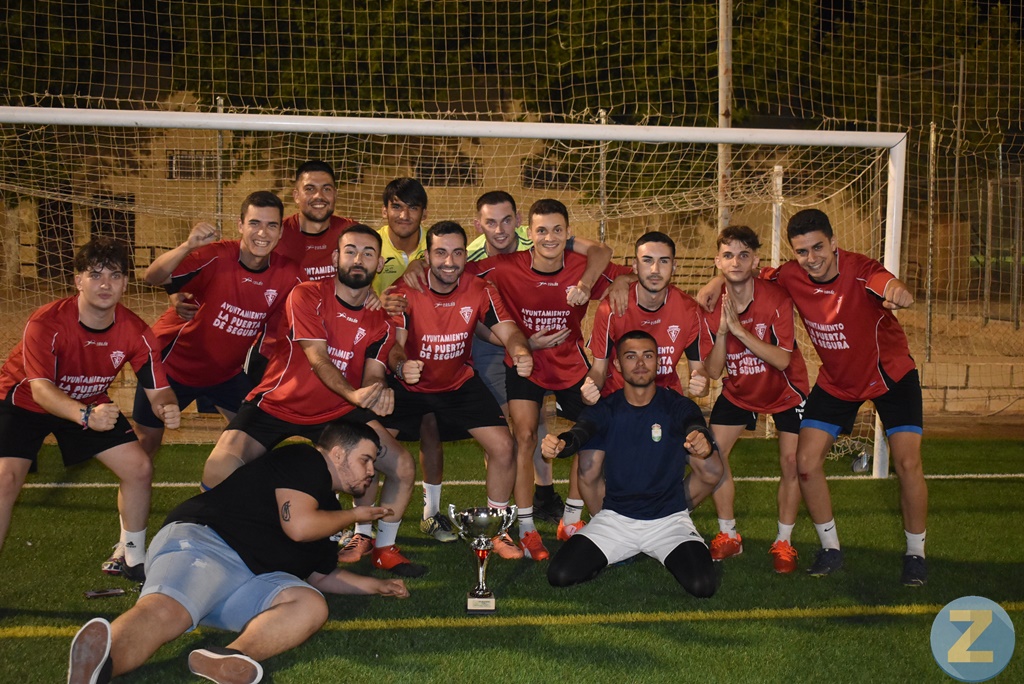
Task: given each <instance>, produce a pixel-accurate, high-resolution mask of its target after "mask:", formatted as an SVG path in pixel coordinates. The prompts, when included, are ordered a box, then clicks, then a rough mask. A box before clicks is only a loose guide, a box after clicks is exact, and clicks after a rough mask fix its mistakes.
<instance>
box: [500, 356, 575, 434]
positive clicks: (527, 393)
mask: <svg viewBox="0 0 1024 684" xmlns="http://www.w3.org/2000/svg"><path fill="white" fill-rule="evenodd" d="M586 379H587V376H586V375H584V376H583V377H582V378H580V379H579V381H578V382H577V383H576V384H575V385H573V386H572V387H567V388H565V389H560V390H549V389H545V388H543V387H541V386H540V385H538V384H536V383H534V382H532V381H531V380H530V379H529V378H522V377H519V373H517V372H516V369H515V368H509V367H508V366H505V391H506V394H507V396H508V400H509V401H512V400H513V399H522V400H525V401H532V402H534V403H536V404H537V405H538V406H540V405H543V404H544V395H545V394H547V393H548V392H551V393H552V394H554V395H555V410H556V413H557V414H558V415H559V416H560V417H562V418H565V419H566V420H572V421H575V420H576V419H577V418H579V417H580V413H582V412H583V408H584V406H585V404H584V403H583V395H582V394H580V388H582V387H583V381H584V380H586Z"/></svg>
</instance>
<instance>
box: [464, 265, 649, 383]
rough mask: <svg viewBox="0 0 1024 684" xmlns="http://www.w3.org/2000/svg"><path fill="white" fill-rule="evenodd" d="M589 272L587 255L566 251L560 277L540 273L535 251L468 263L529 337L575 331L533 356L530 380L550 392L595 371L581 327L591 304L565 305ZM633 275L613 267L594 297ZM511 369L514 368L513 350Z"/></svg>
mask: <svg viewBox="0 0 1024 684" xmlns="http://www.w3.org/2000/svg"><path fill="white" fill-rule="evenodd" d="M586 268H587V258H586V257H585V256H583V255H581V254H576V253H575V252H566V253H565V254H564V255H563V257H562V268H560V269H559V270H557V271H555V272H554V273H541V272H539V271H535V270H534V269H533V250H530V251H527V252H515V253H514V254H499V255H497V256H493V257H489V258H487V259H483V260H481V261H471V262H469V263H468V264H466V273H470V274H475V275H480V276H483V277H485V278H487V279H488V280H490V281H491V282H493V283H494V284H495V285H497V286H498V290H499V291H500V292H501V296H502V298H503V299H504V300H505V303H506V304H507V305H508V308H509V313H510V314H511V315H512V319H513V320H514V321H515V323H516V325H517V326H519V329H520V330H522V331H523V333H524V334H525V335H526V337H527V338H529V337H530V336H532V335H533V334H534V333H536V332H538V331H540V330H545V329H547V330H559V329H562V328H568V329H569V331H570V332H569V337H568V338H566V340H565V341H564V342H562V343H561V344H559V345H558V346H555V347H549V348H547V349H537V350H534V352H533V374H532V375H530V381H531V382H533V383H534V384H536V385H539V386H540V387H543V388H544V389H549V390H561V389H566V388H569V387H572V386H573V385H575V384H576V383H577V382H579V381H580V380H581V379H582V378H583V376H584V375H586V374H587V371H588V370H589V366H588V365H587V355H586V352H584V351H583V332H582V331H581V329H580V323H581V321H582V320H583V317H584V316H585V315H586V313H587V305H586V304H583V305H580V306H569V305H568V304H567V303H566V301H565V296H566V293H567V292H568V290H569V288H571V287H574V286H575V285H576V284H577V283H579V281H580V278H581V277H582V276H583V272H584V271H585V270H586ZM631 272H632V271H631V270H630V269H629V268H627V267H625V266H617V265H615V264H608V266H607V267H606V268H605V270H604V272H603V273H602V274H601V277H600V278H598V279H597V282H596V283H594V287H593V288H592V289H591V292H590V298H591V299H600V298H601V295H603V294H604V292H605V290H607V289H608V286H609V285H610V284H611V282H612V280H613V279H614V278H615V277H616V276H618V275H621V274H624V273H631ZM505 365H506V366H511V365H512V359H511V358H510V357H509V355H508V352H506V353H505Z"/></svg>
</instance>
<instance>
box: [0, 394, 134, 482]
mask: <svg viewBox="0 0 1024 684" xmlns="http://www.w3.org/2000/svg"><path fill="white" fill-rule="evenodd" d="M50 434H52V435H53V436H54V437H56V438H57V446H58V447H60V455H61V458H63V459H64V465H66V466H71V465H75V464H76V463H82V462H84V461H88V460H89V459H90V458H92V457H93V456H95V455H96V454H101V453H103V452H104V451H106V450H108V449H113V448H114V447H118V446H121V445H122V444H130V443H131V442H138V441H139V438H138V437H136V436H135V431H134V430H133V429H132V425H131V423H129V422H128V419H127V418H125V417H124V415H123V414H119V415H118V416H117V422H116V423H115V424H114V429H113V430H107V431H105V432H97V431H96V430H83V429H82V426H81V425H80V424H78V423H72V422H71V421H70V420H65V419H63V418H58V417H57V416H54V415H50V414H49V413H36V412H35V411H29V410H28V409H23V408H21V407H19V406H14V405H13V404H11V403H9V402H7V401H4V402H0V445H2V446H0V449H2V451H0V456H4V457H11V458H24V459H27V460H29V461H32V470H35V468H36V463H37V462H38V458H39V449H40V448H42V446H43V440H44V439H46V436H47V435H50Z"/></svg>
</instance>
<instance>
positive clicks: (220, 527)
mask: <svg viewBox="0 0 1024 684" xmlns="http://www.w3.org/2000/svg"><path fill="white" fill-rule="evenodd" d="M379 448H380V441H379V440H378V438H377V434H376V433H375V432H374V431H373V429H372V428H369V427H367V426H365V425H360V424H357V423H349V422H345V421H337V422H334V423H330V424H328V426H327V427H326V428H325V429H324V431H323V434H322V435H321V436H320V439H319V443H318V446H317V447H316V448H314V447H312V446H309V445H308V444H292V445H289V446H285V447H282V448H280V449H276V450H274V451H273V452H271V453H269V454H267V455H266V456H264V457H263V458H259V459H256V460H255V461H253V462H252V463H249V464H247V465H245V466H242V467H241V468H239V469H238V470H236V471H235V472H234V473H232V474H231V475H230V476H229V477H228V478H227V479H226V480H224V482H222V483H221V484H219V485H218V486H217V487H215V488H213V489H211V490H209V491H206V492H203V493H202V494H199V495H197V496H194V497H192V498H191V499H188V500H187V501H185V502H183V503H182V504H180V505H179V506H178V507H177V508H175V509H174V510H173V511H171V512H170V514H169V515H168V516H167V520H166V522H165V525H164V527H163V529H161V530H160V532H159V533H158V534H157V535H156V537H155V538H154V539H153V542H152V544H150V548H149V556H148V557H147V561H146V570H147V575H148V577H147V581H146V584H145V585H144V586H143V588H142V594H141V596H140V598H139V601H138V602H137V603H136V604H135V606H134V607H132V608H131V609H130V610H129V611H128V612H126V613H125V614H123V615H121V616H120V617H118V618H117V619H116V620H114V622H113V623H108V622H107V621H106V620H104V619H103V618H94V619H92V620H90V621H89V622H87V623H86V624H85V625H84V626H83V627H82V628H81V629H80V630H79V631H78V634H77V635H75V638H74V641H72V642H71V655H70V663H69V669H68V682H69V683H73V684H77V683H79V682H82V683H89V684H92V683H94V682H106V681H109V680H110V678H111V677H112V676H116V675H121V674H124V673H126V672H130V671H132V670H134V669H135V668H137V667H139V666H141V665H142V664H143V663H145V662H146V660H147V659H148V658H149V657H150V656H151V655H153V653H155V652H156V651H157V649H158V648H160V647H161V646H162V645H164V644H166V643H167V642H169V641H171V640H173V639H176V638H177V637H179V636H181V635H182V634H184V633H185V632H187V631H189V630H191V629H194V628H195V627H197V626H198V625H200V624H202V625H206V626H208V627H216V628H219V629H226V630H231V631H237V632H241V633H240V634H239V635H238V638H237V639H235V640H234V641H232V642H231V643H230V644H228V647H227V648H217V647H213V646H210V647H208V648H200V649H197V650H194V651H192V652H191V653H190V654H189V657H188V665H189V670H191V671H192V672H193V673H194V674H197V675H199V676H201V677H205V678H207V679H209V680H212V681H215V682H246V683H253V682H258V681H260V679H261V678H262V677H263V668H262V666H261V665H260V661H262V660H265V659H267V658H270V657H272V656H275V655H277V654H278V653H283V652H284V651H287V650H288V649H291V648H294V647H295V646H298V645H299V644H301V643H302V642H304V641H306V639H308V638H309V637H311V636H312V635H313V634H314V633H316V631H317V630H318V629H320V627H321V626H322V625H323V624H324V622H326V621H327V617H328V612H327V602H326V601H325V600H324V597H323V595H322V594H321V593H320V592H323V591H327V592H332V593H337V594H380V595H382V596H397V597H400V598H405V597H407V596H408V595H409V591H408V590H407V589H406V587H405V583H404V582H403V581H402V580H397V579H391V580H381V579H375V578H372V577H363V576H360V575H355V574H353V573H351V572H348V571H346V570H340V569H338V568H337V546H336V544H335V543H334V542H332V541H331V540H330V536H331V535H332V534H334V533H335V532H337V531H338V530H341V529H344V528H345V527H348V526H349V525H351V524H353V523H355V522H366V521H373V520H377V519H379V518H381V517H383V516H385V515H390V514H391V513H392V511H391V509H388V508H382V507H369V506H366V507H357V508H354V509H351V510H347V511H343V510H341V505H340V504H339V503H338V500H337V498H336V496H335V494H336V492H345V493H348V494H352V495H354V496H360V495H362V494H363V492H364V491H365V490H366V488H367V487H368V486H369V485H370V482H371V481H372V480H373V464H374V461H375V460H376V458H377V451H378V449H379Z"/></svg>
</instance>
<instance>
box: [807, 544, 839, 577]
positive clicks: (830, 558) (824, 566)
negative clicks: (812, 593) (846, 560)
mask: <svg viewBox="0 0 1024 684" xmlns="http://www.w3.org/2000/svg"><path fill="white" fill-rule="evenodd" d="M841 567H843V552H842V550H841V549H821V550H820V551H818V555H817V556H815V557H814V563H813V564H812V565H811V567H809V568H807V574H808V575H810V576H811V577H824V576H825V575H831V574H832V573H833V572H835V571H836V570H838V569H839V568H841Z"/></svg>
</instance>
